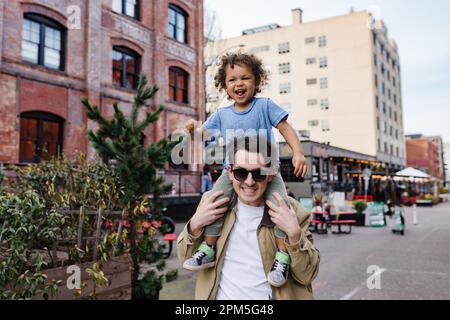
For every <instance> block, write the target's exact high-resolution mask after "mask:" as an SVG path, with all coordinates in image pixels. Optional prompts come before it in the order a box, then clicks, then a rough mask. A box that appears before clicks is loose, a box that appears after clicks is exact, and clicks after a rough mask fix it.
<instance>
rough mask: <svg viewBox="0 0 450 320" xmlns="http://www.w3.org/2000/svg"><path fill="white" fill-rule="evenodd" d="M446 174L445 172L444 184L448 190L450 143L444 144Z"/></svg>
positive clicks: (449, 179)
mask: <svg viewBox="0 0 450 320" xmlns="http://www.w3.org/2000/svg"><path fill="white" fill-rule="evenodd" d="M444 172H445V179H444V183H445V186H446V187H447V188H448V187H450V142H445V143H444Z"/></svg>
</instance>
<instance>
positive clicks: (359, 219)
mask: <svg viewBox="0 0 450 320" xmlns="http://www.w3.org/2000/svg"><path fill="white" fill-rule="evenodd" d="M353 209H355V211H356V214H355V220H356V225H357V226H364V225H365V220H366V216H365V214H364V211H365V210H366V209H367V202H365V201H362V200H358V201H356V202H354V203H353Z"/></svg>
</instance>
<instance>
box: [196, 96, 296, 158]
mask: <svg viewBox="0 0 450 320" xmlns="http://www.w3.org/2000/svg"><path fill="white" fill-rule="evenodd" d="M288 115H289V114H288V113H287V112H286V111H285V110H283V109H282V108H281V107H280V106H278V105H277V104H276V103H275V102H273V101H272V100H271V99H269V98H253V100H252V102H251V104H250V106H249V107H248V108H247V109H245V110H244V111H238V110H236V109H235V107H234V103H233V104H231V105H229V106H226V107H223V108H219V109H217V111H216V112H214V113H213V114H212V115H211V116H210V117H209V118H208V120H206V122H205V123H204V124H203V129H204V130H205V131H207V132H208V133H210V134H211V135H213V136H216V137H217V133H218V131H219V132H220V136H222V137H223V139H224V142H225V143H226V144H228V142H229V141H231V140H232V139H233V138H234V137H235V136H240V135H251V134H252V133H254V134H263V135H266V137H267V139H268V140H269V141H273V140H274V139H273V133H272V128H273V127H276V126H278V124H279V123H280V122H281V121H283V120H286V119H287V118H288ZM227 130H236V131H234V132H233V134H231V135H229V136H228V134H227ZM228 133H230V132H228ZM227 162H228V161H227V157H225V163H224V164H225V166H226V165H227Z"/></svg>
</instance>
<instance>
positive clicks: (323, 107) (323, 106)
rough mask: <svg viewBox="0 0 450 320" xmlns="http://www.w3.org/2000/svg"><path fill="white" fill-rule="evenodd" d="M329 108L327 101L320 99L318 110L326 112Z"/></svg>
mask: <svg viewBox="0 0 450 320" xmlns="http://www.w3.org/2000/svg"><path fill="white" fill-rule="evenodd" d="M329 108H330V106H329V104H328V99H327V98H325V99H320V109H321V110H328V109H329Z"/></svg>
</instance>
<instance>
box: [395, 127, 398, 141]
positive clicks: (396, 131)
mask: <svg viewBox="0 0 450 320" xmlns="http://www.w3.org/2000/svg"><path fill="white" fill-rule="evenodd" d="M395 139H398V129H395Z"/></svg>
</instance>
